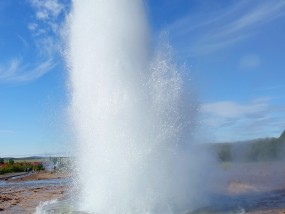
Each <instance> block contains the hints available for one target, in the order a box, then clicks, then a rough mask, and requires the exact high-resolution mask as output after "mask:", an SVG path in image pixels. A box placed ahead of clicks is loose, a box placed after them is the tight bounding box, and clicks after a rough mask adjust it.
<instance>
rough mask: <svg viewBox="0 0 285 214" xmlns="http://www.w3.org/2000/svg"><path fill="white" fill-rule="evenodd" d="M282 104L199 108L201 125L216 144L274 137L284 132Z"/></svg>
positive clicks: (267, 102) (224, 103) (258, 102)
mask: <svg viewBox="0 0 285 214" xmlns="http://www.w3.org/2000/svg"><path fill="white" fill-rule="evenodd" d="M284 109H285V104H279V105H275V104H273V103H272V100H271V99H269V98H259V99H255V100H252V101H251V102H248V103H238V102H235V101H221V102H214V103H205V104H203V105H202V107H201V114H202V115H203V118H204V119H203V122H204V124H205V125H207V126H209V127H211V129H212V130H213V132H214V133H215V134H216V141H238V140H246V139H253V138H259V137H267V136H269V137H270V136H271V137H272V136H274V135H276V134H279V133H281V131H283V130H284V129H285V111H284Z"/></svg>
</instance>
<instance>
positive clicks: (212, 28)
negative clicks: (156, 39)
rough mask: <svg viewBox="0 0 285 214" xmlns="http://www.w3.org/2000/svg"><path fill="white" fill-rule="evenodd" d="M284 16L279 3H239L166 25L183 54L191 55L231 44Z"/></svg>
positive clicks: (284, 4) (244, 0)
mask: <svg viewBox="0 0 285 214" xmlns="http://www.w3.org/2000/svg"><path fill="white" fill-rule="evenodd" d="M284 16H285V1H283V0H273V1H257V0H254V1H247V0H242V1H236V3H235V4H233V5H231V6H229V7H226V8H223V9H221V10H220V11H213V12H211V13H207V14H206V13H205V14H191V15H189V16H186V17H183V18H181V19H180V20H177V21H176V22H174V23H172V24H171V25H170V26H168V30H169V32H170V35H171V36H172V38H173V42H174V43H175V44H176V46H177V47H178V48H179V50H180V51H181V52H182V53H183V55H186V56H195V55H203V54H208V53H212V52H215V51H217V50H220V49H223V48H226V47H229V46H231V45H234V44H236V43H238V42H240V41H242V40H245V39H247V38H249V37H251V36H253V35H255V34H256V33H257V32H258V30H259V28H260V27H262V26H263V25H265V24H267V23H270V22H272V21H274V20H276V19H278V18H284ZM185 44H188V45H185Z"/></svg>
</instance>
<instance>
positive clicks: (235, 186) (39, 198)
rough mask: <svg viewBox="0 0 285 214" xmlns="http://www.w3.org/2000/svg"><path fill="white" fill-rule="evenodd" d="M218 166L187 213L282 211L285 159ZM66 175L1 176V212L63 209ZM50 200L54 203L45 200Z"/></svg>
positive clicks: (284, 213) (284, 205)
mask: <svg viewBox="0 0 285 214" xmlns="http://www.w3.org/2000/svg"><path fill="white" fill-rule="evenodd" d="M218 168H219V169H215V170H213V171H212V172H211V174H209V176H211V180H212V183H213V184H214V188H213V190H212V193H211V194H210V195H209V200H208V202H207V204H205V206H204V207H203V208H201V209H198V210H195V211H193V212H189V213H192V214H202V213H203V214H207V213H221V214H222V213H225V214H230V213H232V214H234V213H238V214H242V213H250V214H269V213H273V214H274V213H276V214H285V162H281V161H280V162H259V163H226V164H222V165H221V166H219V167H218ZM65 177H66V176H64V175H62V174H61V175H60V174H48V173H42V174H33V175H29V176H23V177H16V178H13V179H10V180H8V181H3V180H0V212H1V213H7V214H9V213H23V214H25V213H34V212H36V207H37V206H39V204H41V210H42V208H43V207H45V206H46V208H47V209H49V210H50V212H46V213H62V212H60V211H57V207H58V204H61V207H62V206H66V207H68V206H69V205H68V203H69V202H68V194H67V193H68V192H67V190H68V189H69V188H68V186H69V185H70V183H71V179H70V178H65ZM55 199H56V200H57V201H61V202H60V203H57V202H56V201H54V200H55ZM51 200H52V202H55V203H52V204H50V205H48V203H46V204H45V202H46V201H51ZM67 209H68V208H67ZM75 213H76V212H75ZM186 213H187V212H186Z"/></svg>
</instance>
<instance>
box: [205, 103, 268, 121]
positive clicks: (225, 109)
mask: <svg viewBox="0 0 285 214" xmlns="http://www.w3.org/2000/svg"><path fill="white" fill-rule="evenodd" d="M267 107H268V103H267V100H266V99H257V100H254V101H252V102H251V103H248V104H239V103H236V102H234V101H221V102H215V103H208V104H204V105H203V106H202V108H201V111H202V112H205V113H211V114H214V115H217V116H221V117H226V118H237V117H241V116H245V115H250V114H256V112H261V111H264V110H265V109H266V108H267Z"/></svg>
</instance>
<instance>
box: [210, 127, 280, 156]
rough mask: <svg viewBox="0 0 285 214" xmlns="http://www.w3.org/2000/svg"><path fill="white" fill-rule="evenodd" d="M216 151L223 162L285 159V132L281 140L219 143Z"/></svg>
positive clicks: (215, 148)
mask: <svg viewBox="0 0 285 214" xmlns="http://www.w3.org/2000/svg"><path fill="white" fill-rule="evenodd" d="M213 147H214V150H215V152H216V154H217V158H218V159H219V160H221V161H270V160H281V159H285V131H283V133H282V134H281V135H280V137H279V138H263V139H256V140H251V141H244V142H236V143H218V144H215V145H214V146H213Z"/></svg>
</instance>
